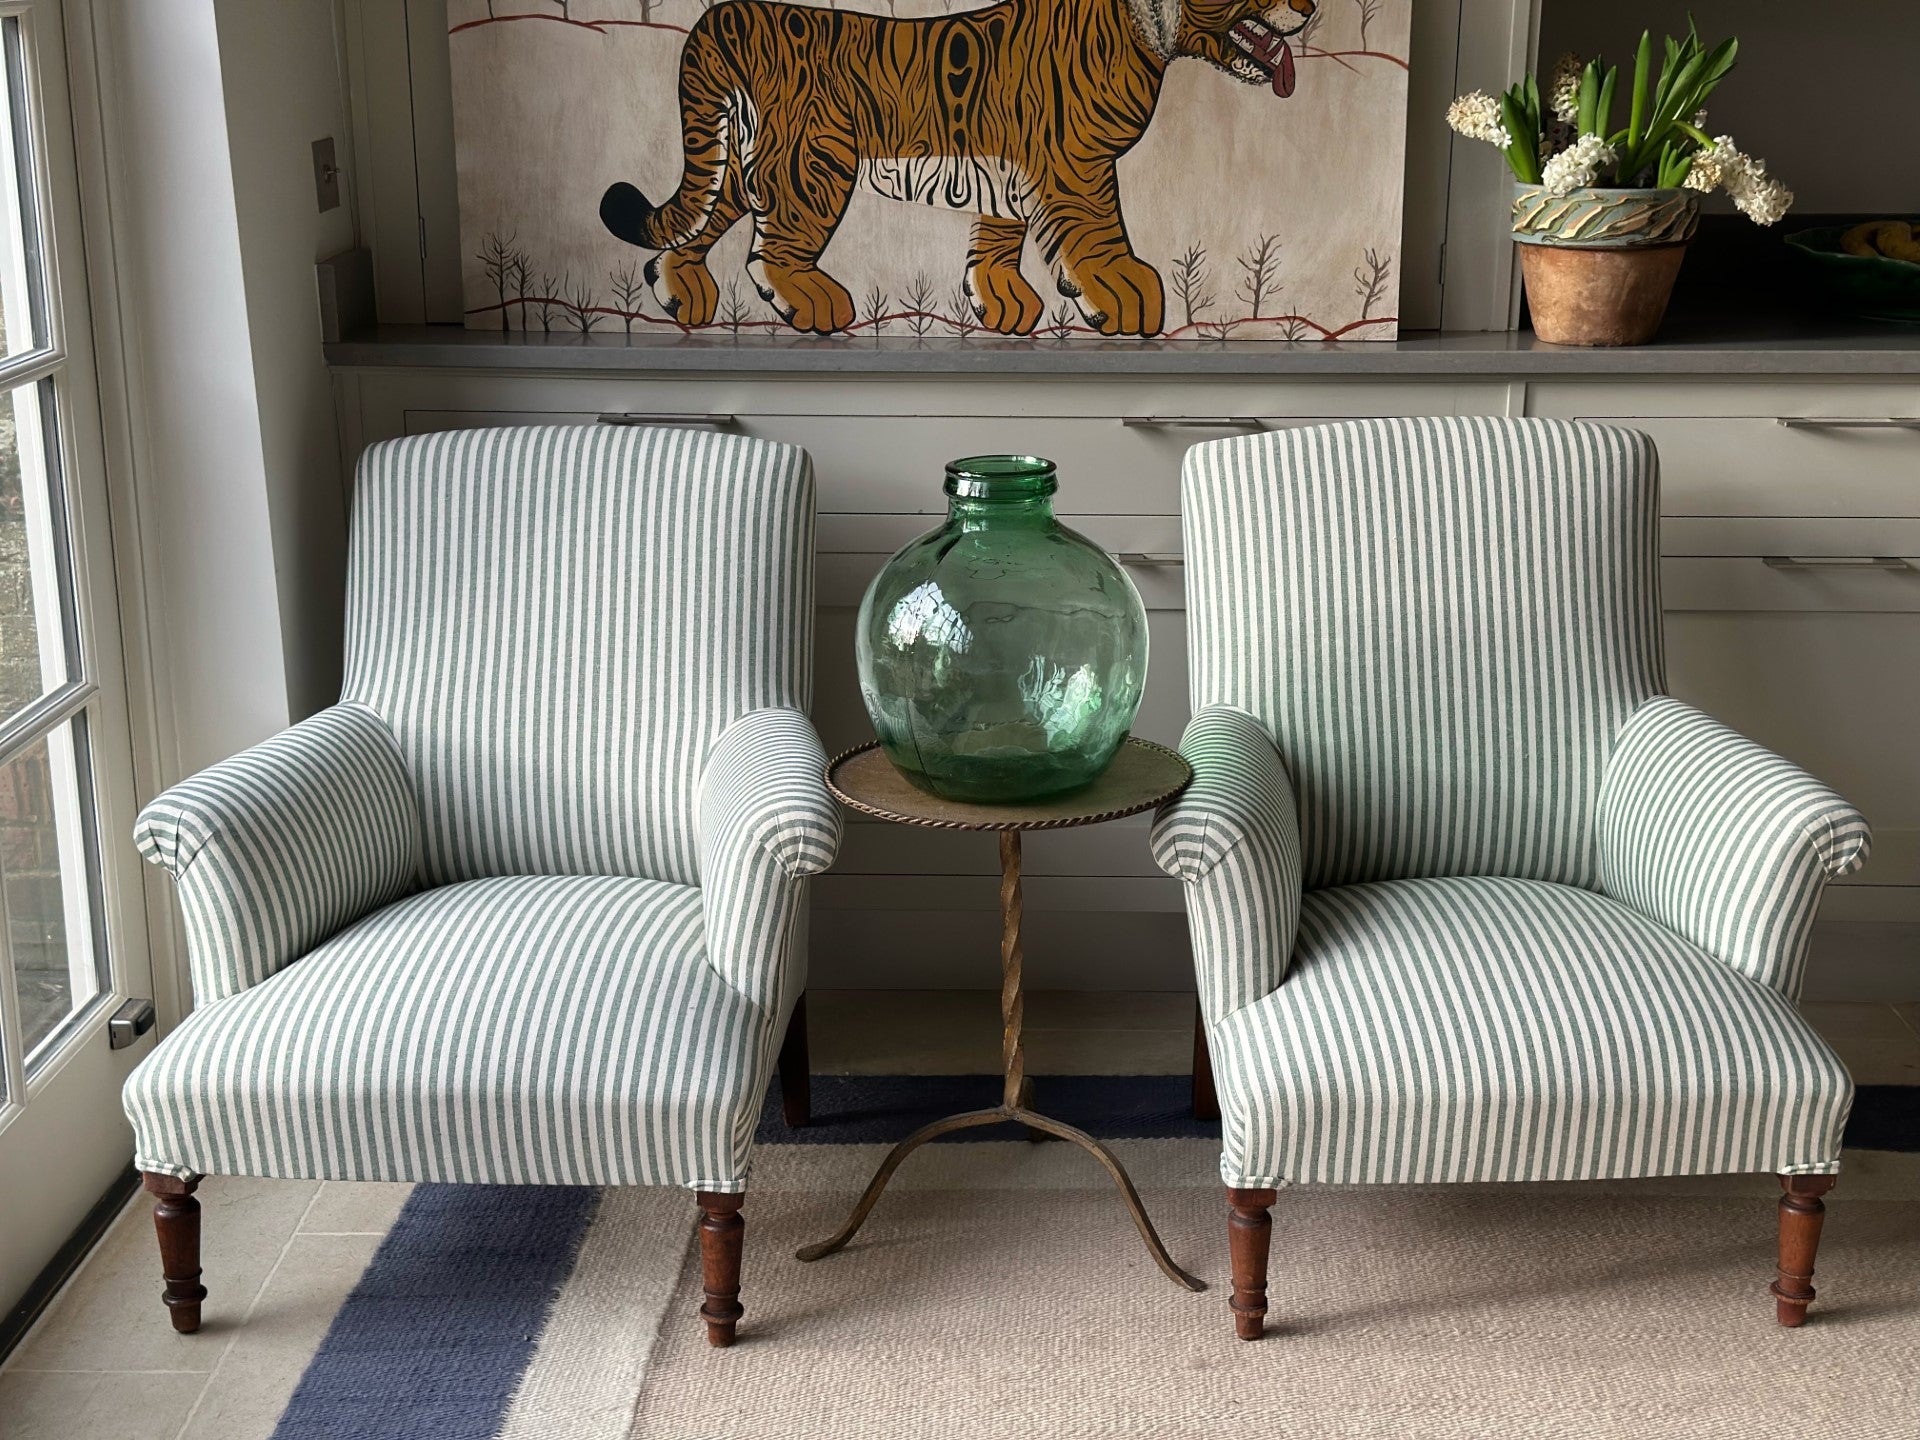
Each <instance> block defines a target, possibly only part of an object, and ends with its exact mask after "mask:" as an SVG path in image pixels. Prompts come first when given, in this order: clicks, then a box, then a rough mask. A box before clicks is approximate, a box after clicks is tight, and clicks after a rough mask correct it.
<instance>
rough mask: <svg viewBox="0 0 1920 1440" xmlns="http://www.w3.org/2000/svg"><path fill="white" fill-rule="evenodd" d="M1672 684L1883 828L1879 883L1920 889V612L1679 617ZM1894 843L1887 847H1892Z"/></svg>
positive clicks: (1872, 875) (1873, 880) (1874, 870)
mask: <svg viewBox="0 0 1920 1440" xmlns="http://www.w3.org/2000/svg"><path fill="white" fill-rule="evenodd" d="M1666 640H1667V683H1668V688H1669V689H1670V690H1671V691H1672V692H1673V693H1674V694H1675V695H1678V696H1679V697H1680V698H1681V699H1683V700H1686V701H1687V702H1689V703H1690V704H1693V705H1697V706H1699V707H1700V709H1702V710H1704V711H1706V712H1707V713H1708V714H1709V715H1712V716H1714V717H1715V718H1716V719H1718V720H1721V721H1724V722H1725V723H1726V724H1728V725H1730V726H1732V727H1733V728H1734V729H1735V730H1738V731H1739V732H1740V733H1741V734H1743V735H1746V736H1748V737H1750V738H1751V739H1754V740H1757V741H1758V742H1759V743H1761V744H1762V745H1765V746H1767V747H1768V748H1769V749H1771V750H1774V751H1777V752H1778V753H1779V754H1781V755H1784V756H1786V757H1787V758H1788V759H1789V760H1792V761H1793V762H1794V763H1795V764H1797V765H1799V766H1801V767H1802V768H1804V769H1805V770H1807V771H1808V772H1809V773H1810V774H1813V775H1817V776H1818V777H1819V778H1820V779H1822V780H1824V781H1825V782H1826V783H1827V784H1829V785H1831V786H1832V787H1833V788H1834V789H1835V790H1837V791H1838V792H1839V793H1840V794H1842V795H1844V796H1846V798H1847V799H1848V800H1850V801H1852V802H1853V803H1854V804H1856V805H1858V806H1859V807H1860V808H1861V810H1862V811H1863V812H1865V814H1866V817H1867V819H1868V820H1869V821H1870V822H1872V824H1873V827H1874V831H1875V835H1876V843H1875V846H1874V851H1875V853H1874V857H1873V859H1872V860H1871V861H1870V862H1869V863H1868V865H1867V868H1866V869H1865V870H1863V871H1862V872H1861V873H1860V876H1859V880H1860V882H1861V883H1864V884H1867V885H1916V884H1920V864H1917V863H1916V854H1917V853H1920V852H1916V849H1915V847H1914V845H1913V844H1911V843H1903V840H1905V839H1906V838H1907V837H1910V836H1912V835H1913V834H1914V833H1915V832H1920V745H1915V744H1914V742H1913V728H1914V722H1915V717H1916V716H1920V615H1914V614H1910V613H1882V614H1846V615H1841V614H1829V613H1820V612H1817V611H1801V612H1798V613H1796V612H1793V611H1789V610H1773V611H1770V612H1766V613H1758V612H1752V611H1749V612H1746V613H1740V612H1737V611H1732V610H1723V611H1722V612H1720V613H1684V612H1683V613H1670V614H1669V615H1668V616H1667V621H1666ZM1882 841H1884V842H1885V843H1881V842H1882Z"/></svg>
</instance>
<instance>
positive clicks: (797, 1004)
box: [780, 994, 813, 1130]
mask: <svg viewBox="0 0 1920 1440" xmlns="http://www.w3.org/2000/svg"><path fill="white" fill-rule="evenodd" d="M780 1114H781V1115H782V1117H784V1118H785V1120H786V1122H787V1126H788V1128H789V1129H793V1130H798V1129H799V1128H800V1127H801V1126H802V1125H805V1124H806V1123H807V1121H808V1120H810V1119H812V1118H813V1077H812V1070H811V1066H810V1064H809V1061H808V1058H807V997H806V996H805V995H804V994H802V995H801V997H800V998H799V999H798V1000H796V1001H794V1003H793V1018H792V1019H791V1020H789V1021H787V1038H786V1039H785V1040H783V1041H782V1042H781V1044H780Z"/></svg>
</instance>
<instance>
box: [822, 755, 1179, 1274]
mask: <svg viewBox="0 0 1920 1440" xmlns="http://www.w3.org/2000/svg"><path fill="white" fill-rule="evenodd" d="M1192 779H1193V770H1192V768H1191V767H1190V766H1189V765H1188V764H1187V762H1186V761H1185V760H1183V759H1182V758H1181V757H1180V756H1179V755H1178V754H1176V753H1175V752H1174V751H1172V750H1169V749H1167V748H1166V747H1165V746H1164V745H1155V744H1152V743H1151V742H1149V741H1146V740H1133V739H1129V740H1128V741H1127V742H1126V743H1125V744H1124V745H1122V746H1121V748H1120V753H1119V754H1118V755H1116V756H1115V757H1114V761H1113V764H1112V765H1110V766H1109V767H1108V768H1107V770H1106V773H1105V774H1103V775H1102V776H1101V777H1100V778H1099V779H1098V780H1096V781H1094V782H1093V784H1091V785H1089V786H1087V787H1086V788H1085V789H1084V790H1076V791H1075V792H1073V793H1072V794H1071V795H1066V796H1062V797H1061V798H1059V799H1057V800H1042V801H1040V802H1038V803H1036V804H1032V805H972V804H968V803H966V802H964V801H959V800H942V799H940V798H939V797H938V796H936V795H929V794H927V793H926V792H925V791H923V790H919V789H916V788H915V787H914V786H913V785H912V784H911V783H909V782H908V780H907V779H906V777H905V776H903V775H902V774H901V773H900V772H899V771H898V770H896V769H894V767H893V762H892V761H890V760H888V759H887V757H886V754H885V752H883V751H882V750H881V749H880V746H879V743H878V742H877V741H876V742H874V743H871V744H867V745H863V746H861V747H860V748H859V749H857V750H849V751H848V752H847V753H846V754H844V755H842V756H840V757H839V758H838V759H836V760H835V761H834V762H833V763H832V764H831V765H829V766H828V767H827V788H828V789H830V790H832V791H833V793H834V794H835V795H836V796H838V797H839V799H840V801H841V803H842V804H844V805H846V806H847V807H849V808H850V809H853V810H858V811H860V812H861V813H862V814H866V815H876V816H878V817H879V818H880V819H882V820H891V821H893V822H894V823H895V824H898V825H926V826H931V827H933V828H936V829H941V830H992V831H997V832H998V833H999V836H1000V974H1001V984H1000V1018H1001V1021H1002V1024H1003V1034H1002V1037H1001V1062H1002V1070H1003V1071H1004V1079H1005V1087H1004V1089H1003V1090H1002V1092H1001V1099H1000V1103H999V1104H998V1105H995V1106H993V1107H992V1108H991V1109H987V1110H968V1111H965V1112H963V1113H961V1114H958V1115H949V1116H947V1117H946V1118H945V1119H942V1120H935V1121H934V1122H933V1123H932V1124H930V1125H924V1126H922V1127H921V1128H920V1129H918V1130H916V1131H914V1132H913V1134H911V1135H909V1136H907V1138H906V1139H904V1140H902V1141H901V1142H900V1143H899V1144H898V1145H896V1146H894V1147H893V1149H892V1150H891V1151H890V1152H889V1153H888V1155H887V1158H886V1159H885V1160H884V1161H882V1162H881V1165H880V1168H879V1169H878V1170H877V1171H875V1172H874V1176H873V1179H872V1181H871V1182H869V1184H868V1185H867V1189H866V1193H865V1194H863V1195H862V1196H861V1197H860V1202H859V1204H857V1205H855V1206H854V1207H853V1213H852V1214H851V1215H849V1216H848V1217H847V1223H846V1224H845V1225H842V1226H841V1227H840V1231H839V1233H838V1234H836V1235H834V1236H833V1237H832V1238H831V1239H829V1240H822V1241H821V1242H820V1243H819V1244H817V1245H808V1246H805V1247H804V1248H802V1249H801V1250H799V1251H798V1252H796V1253H797V1255H798V1258H799V1259H802V1260H818V1259H820V1258H822V1257H823V1256H827V1255H831V1254H833V1252H834V1251H836V1250H838V1249H840V1248H841V1247H842V1246H844V1245H845V1244H846V1243H847V1242H848V1241H849V1240H851V1239H853V1237H854V1235H855V1234H856V1233H857V1232H858V1231H859V1229H860V1227H861V1226H862V1225H863V1224H865V1223H866V1219H867V1216H868V1215H869V1214H870V1213H872V1211H873V1207H874V1205H875V1203H876V1202H877V1201H878V1200H879V1199H880V1192H881V1191H883V1190H885V1189H886V1188H887V1181H888V1180H890V1179H892V1178H893V1172H894V1171H896V1170H898V1169H899V1168H900V1164H901V1162H902V1161H904V1160H905V1159H906V1158H907V1156H908V1155H910V1154H912V1153H913V1152H914V1151H915V1150H916V1149H918V1148H919V1147H920V1146H922V1145H924V1144H926V1143H927V1141H929V1140H931V1139H933V1138H934V1137H935V1136H937V1135H945V1134H947V1133H948V1132H950V1131H953V1130H969V1129H972V1128H973V1127H975V1126H979V1125H998V1124H1001V1123H1003V1122H1006V1121H1014V1122H1017V1123H1018V1124H1021V1125H1025V1126H1026V1127H1028V1129H1029V1130H1032V1131H1039V1132H1041V1133H1042V1134H1046V1135H1052V1136H1056V1137H1058V1138H1059V1139H1062V1140H1071V1141H1072V1142H1073V1143H1074V1144H1076V1145H1078V1146H1079V1147H1080V1148H1081V1149H1083V1150H1085V1151H1087V1152H1088V1153H1089V1154H1091V1155H1092V1156H1093V1157H1094V1158H1095V1159H1097V1160H1098V1161H1099V1162H1100V1163H1101V1164H1102V1165H1104V1166H1106V1167H1107V1173H1108V1174H1109V1175H1111V1176H1112V1177H1113V1181H1114V1184H1116V1185H1118V1186H1119V1187H1120V1194H1121V1196H1122V1197H1123V1198H1124V1199H1125V1200H1126V1203H1127V1211H1128V1213H1129V1214H1131V1215H1132V1216H1133V1223H1134V1224H1135V1225H1136V1226H1137V1227H1138V1228H1139V1231H1140V1238H1141V1239H1142V1240H1144V1241H1145V1242H1146V1246H1147V1250H1148V1252H1149V1253H1150V1254H1151V1255H1152V1256H1153V1258H1154V1263H1156V1264H1157V1265H1159V1267H1160V1268H1161V1270H1163V1271H1164V1272H1165V1273H1166V1275H1167V1278H1168V1279H1170V1280H1172V1281H1173V1282H1174V1283H1175V1284H1177V1285H1184V1286H1185V1287H1186V1288H1187V1289H1189V1290H1204V1289H1206V1285H1205V1284H1204V1283H1203V1282H1202V1281H1200V1280H1197V1279H1195V1278H1194V1277H1193V1276H1191V1275H1189V1274H1188V1273H1187V1272H1186V1271H1184V1270H1182V1269H1181V1268H1180V1267H1179V1266H1178V1265H1176V1264H1174V1263H1173V1260H1172V1259H1171V1258H1170V1257H1169V1256H1168V1254H1167V1247H1166V1246H1165V1245H1163V1244H1161V1243H1160V1236H1159V1234H1158V1233H1157V1232H1156V1231H1155V1230H1154V1228H1153V1222H1152V1221H1151V1220H1149V1219H1148V1218H1147V1212H1146V1207H1145V1206H1143V1205H1142V1204H1141V1203H1140V1194H1139V1192H1138V1191H1136V1190H1135V1189H1134V1188H1133V1181H1132V1179H1131V1178H1130V1177H1129V1176H1128V1175H1127V1172H1126V1167H1124V1166H1123V1165H1121V1163H1120V1161H1119V1160H1118V1158H1116V1157H1115V1155H1114V1153H1113V1152H1112V1151H1111V1150H1109V1149H1108V1148H1107V1147H1106V1146H1105V1145H1103V1144H1101V1143H1100V1142H1099V1141H1098V1140H1096V1139H1094V1138H1093V1136H1091V1135H1089V1134H1087V1133H1086V1131H1084V1130H1080V1129H1076V1128H1075V1127H1074V1126H1072V1125H1066V1124H1062V1123H1061V1122H1060V1121H1058V1120H1054V1119H1052V1118H1050V1117H1048V1116H1046V1115H1042V1114H1040V1113H1039V1112H1038V1111H1036V1110H1034V1109H1033V1108H1032V1107H1031V1104H1030V1101H1031V1098H1032V1094H1033V1082H1032V1081H1030V1080H1029V1079H1028V1078H1027V1072H1026V1055H1025V1052H1024V1051H1023V1050H1022V1048H1021V1028H1022V1021H1023V1019H1024V1012H1025V1002H1024V999H1023V997H1022V994H1021V980H1020V968H1021V951H1020V835H1021V832H1022V831H1026V830H1065V829H1068V828H1070V827H1072V826H1076V825H1097V824H1099V823H1100V822H1101V821H1103V820H1118V819H1120V818H1121V817H1122V816H1124V815H1137V814H1139V813H1140V812H1141V811H1142V810H1150V809H1152V808H1153V807H1154V806H1156V805H1159V804H1162V803H1163V802H1165V801H1167V800H1170V799H1172V798H1173V797H1174V796H1175V795H1178V794H1179V793H1180V792H1181V791H1182V790H1184V789H1186V788H1187V785H1188V783H1189V782H1191V781H1192Z"/></svg>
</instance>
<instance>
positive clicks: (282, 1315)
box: [0, 990, 1920, 1440]
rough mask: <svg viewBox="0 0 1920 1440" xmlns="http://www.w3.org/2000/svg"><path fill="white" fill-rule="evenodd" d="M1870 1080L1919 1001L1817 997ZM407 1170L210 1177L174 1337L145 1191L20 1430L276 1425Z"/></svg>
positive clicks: (1912, 1057) (978, 1038)
mask: <svg viewBox="0 0 1920 1440" xmlns="http://www.w3.org/2000/svg"><path fill="white" fill-rule="evenodd" d="M808 1009H809V1019H810V1022H811V1023H810V1027H809V1028H810V1031H811V1036H812V1045H813V1062H814V1068H815V1070H816V1071H818V1072H819V1073H821V1074H863V1073H864V1074H915V1073H918V1074H965V1073H970V1072H989V1073H990V1072H992V1071H995V1070H997V1069H998V1068H999V1058H1000V1052H999V1044H1000V1024H999V1012H998V997H997V996H995V995H994V994H992V993H991V992H985V991H833V990H822V991H815V992H814V993H813V994H812V995H811V996H810V997H809V1000H808ZM1805 1010H1806V1014H1807V1018H1808V1019H1809V1020H1811V1021H1812V1022H1813V1024H1814V1025H1816V1026H1817V1027H1819V1029H1820V1031H1821V1032H1822V1033H1823V1034H1824V1035H1825V1036H1826V1037H1827V1039H1828V1040H1829V1041H1830V1042H1832V1044H1833V1046H1834V1048H1835V1049H1836V1050H1838V1051H1839V1052H1840V1055H1841V1057H1842V1058H1843V1059H1844V1060H1845V1061H1846V1062H1847V1064H1848V1066H1849V1067H1851V1068H1852V1070H1853V1073H1854V1078H1855V1079H1856V1080H1857V1081H1859V1082H1860V1083H1861V1084H1869V1085H1871V1084H1879V1085H1886V1084H1895V1085H1898V1084H1907V1085H1920V1004H1916V1005H1901V1006H1895V1005H1864V1004H1862V1005H1854V1004H1831V1003H1818V1004H1809V1005H1807V1006H1806V1007H1805ZM1192 1017H1193V999H1192V997H1191V996H1189V995H1161V994H1140V993H1111V994H1068V993H1063V992H1053V993H1049V992H1045V991H1042V992H1036V993H1034V994H1032V995H1029V996H1028V997H1027V1026H1028V1028H1027V1032H1026V1038H1027V1054H1028V1065H1029V1068H1030V1069H1032V1070H1033V1071H1034V1072H1035V1073H1036V1074H1101V1073H1126V1074H1182V1073H1185V1071H1186V1070H1187V1067H1188V1063H1189V1059H1190V1053H1191V1051H1190V1047H1191V1045H1192V1030H1191V1025H1192ZM409 1188H410V1187H408V1186H405V1185H368V1184H361V1185H339V1184H319V1183H315V1182H311V1181H291V1180H244V1179H224V1178H214V1179H210V1180H208V1181H207V1182H206V1183H205V1184H204V1185H203V1186H202V1187H201V1189H200V1196H201V1200H202V1202H203V1205H204V1207H205V1209H204V1216H203V1220H204V1233H205V1241H204V1244H205V1255H204V1259H205V1264H206V1269H207V1273H208V1277H209V1283H210V1284H211V1285H213V1286H217V1287H218V1293H219V1295H220V1297H222V1301H223V1302H224V1303H219V1304H216V1305H210V1306H209V1311H208V1317H207V1323H206V1326H205V1328H204V1329H203V1330H202V1331H201V1332H200V1334H198V1335H195V1336H191V1337H187V1336H176V1335H174V1334H173V1333H172V1331H171V1330H169V1329H168V1328H167V1324H166V1317H165V1314H164V1313H163V1311H162V1308H161V1306H160V1303H159V1278H158V1272H157V1269H156V1266H157V1260H156V1257H155V1255H154V1253H153V1232H152V1228H151V1226H150V1225H149V1223H148V1219H147V1215H148V1206H147V1204H146V1202H145V1201H144V1200H142V1199H141V1198H139V1197H136V1198H135V1200H134V1201H133V1202H132V1203H131V1204H130V1205H129V1207H128V1209H127V1212H126V1213H125V1214H123V1215H122V1216H121V1217H120V1219H119V1220H118V1221H117V1222H115V1225H114V1227H113V1229H112V1231H111V1232H110V1233H109V1234H108V1236H107V1238H106V1240H105V1241H104V1242H103V1243H102V1244H101V1246H100V1247H99V1249H98V1250H96V1251H95V1252H94V1254H93V1255H92V1256H91V1257H90V1258H89V1259H88V1261H87V1263H86V1264H85V1266H84V1267H82V1269H81V1270H80V1272H79V1274H78V1275H76V1276H75V1278H74V1280H73V1281H72V1283H71V1284H69V1285H68V1287H67V1289H66V1290H65V1291H64V1292H63V1293H62V1294H61V1295H60V1297H59V1298H58V1299H57V1300H56V1301H55V1303H54V1305H53V1306H52V1307H51V1308H50V1309H49V1311H48V1312H47V1314H46V1315H45V1316H43V1317H42V1319H41V1321H40V1323H39V1325H38V1326H37V1327H36V1328H35V1330H34V1331H33V1332H32V1334H30V1335H29V1336H28V1337H27V1339H26V1341H25V1342H24V1343H23V1344H22V1345H21V1347H20V1348H19V1350H18V1351H16V1353H15V1354H14V1355H13V1356H12V1357H11V1358H10V1359H9V1361H8V1362H7V1363H6V1365H5V1366H4V1368H0V1436H5V1437H6V1440H178V1437H212V1440H256V1437H258V1440H264V1437H267V1436H269V1435H271V1433H272V1431H273V1427H274V1423H275V1421H276V1420H277V1418H278V1417H279V1413H280V1410H281V1408H282V1407H283V1406H284V1405H285V1404H286V1401H287V1397H288V1396H289V1395H290V1394H291V1393H292V1391H293V1387H294V1385H295V1384H296V1383H297V1382H298V1380H299V1377H300V1373H301V1371H302V1370H303V1369H304V1368H305V1366H306V1362H307V1359H308V1357H309V1356H311V1355H312V1353H313V1351H314V1349H315V1348H316V1347H317V1346H318V1345H319V1343H320V1340H321V1338H322V1337H323V1336H324V1335H325V1333H326V1329H327V1325H328V1323H329V1322H330V1321H331V1319H332V1317H333V1313H334V1311H335V1309H336V1308H337V1307H338V1306H339V1304H340V1302H341V1301H342V1300H343V1299H344V1298H345V1296H346V1293H347V1291H348V1290H350V1289H351V1288H352V1286H353V1283H354V1281H355V1280H356V1279H357V1278H358V1276H359V1274H360V1272H361V1270H362V1268H363V1267H364V1266H365V1264H366V1262H367V1260H368V1258H369V1257H370V1256H371V1255H372V1253H373V1250H374V1247H375V1246H376V1245H378V1243H379V1240H380V1237H381V1235H382V1234H384V1233H385V1231H386V1229H387V1226H388V1225H389V1224H390V1223H391V1222H392V1220H393V1217H394V1215H395V1214H397V1213H398V1211H399V1209H400V1206H401V1203H402V1202H403V1201H404V1200H405V1199H406V1195H407V1192H408V1190H409Z"/></svg>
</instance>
